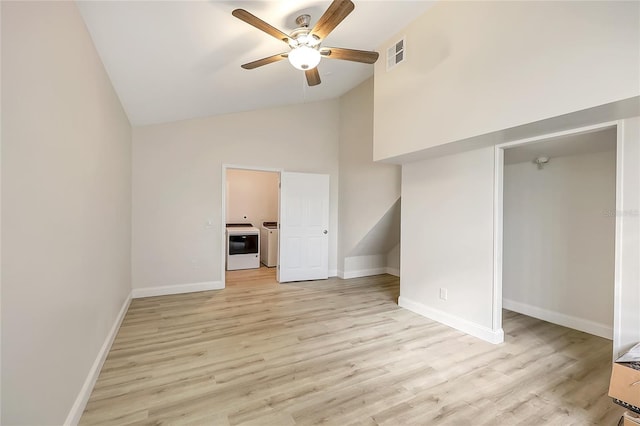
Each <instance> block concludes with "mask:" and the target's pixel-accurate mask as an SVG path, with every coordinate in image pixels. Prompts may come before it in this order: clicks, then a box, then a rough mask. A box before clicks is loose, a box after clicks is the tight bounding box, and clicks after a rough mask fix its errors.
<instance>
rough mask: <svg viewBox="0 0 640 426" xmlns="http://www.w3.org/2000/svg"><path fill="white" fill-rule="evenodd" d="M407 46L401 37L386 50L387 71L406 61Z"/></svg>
mask: <svg viewBox="0 0 640 426" xmlns="http://www.w3.org/2000/svg"><path fill="white" fill-rule="evenodd" d="M406 51H407V45H406V40H405V38H404V37H403V38H402V39H400V40H399V41H397V42H396V43H394V44H393V45H392V46H391V47H390V48H388V49H387V71H390V70H391V69H392V68H394V67H395V66H396V65H398V64H399V63H400V62H404V60H405V59H406V56H407V55H406Z"/></svg>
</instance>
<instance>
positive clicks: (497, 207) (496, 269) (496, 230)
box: [492, 121, 624, 358]
mask: <svg viewBox="0 0 640 426" xmlns="http://www.w3.org/2000/svg"><path fill="white" fill-rule="evenodd" d="M611 128H615V129H616V210H617V211H621V210H622V207H623V205H624V204H623V200H622V172H623V169H622V164H623V163H622V156H623V143H624V141H623V134H622V121H608V122H604V123H599V124H595V125H591V126H585V127H579V128H575V129H570V130H564V131H560V132H554V133H548V134H543V135H539V136H534V137H530V138H525V139H518V140H514V141H510V142H505V143H502V144H498V145H495V167H494V173H495V174H494V197H493V200H494V221H493V225H494V226H493V240H494V245H493V250H494V252H493V324H492V325H493V330H502V253H503V226H504V200H503V196H504V150H505V149H506V148H513V147H515V146H521V145H529V144H533V143H537V142H543V141H546V140H549V139H555V138H558V137H562V136H569V135H580V134H585V133H591V132H595V131H599V130H605V129H611ZM621 249H622V221H621V218H620V216H619V215H616V216H615V248H614V250H615V254H614V282H613V285H614V290H613V292H614V295H613V298H614V300H613V352H614V353H613V356H614V358H615V357H616V355H617V353H616V347H617V346H616V343H617V342H620V341H621V337H622V336H621V318H620V315H621V313H622V312H621V305H622V300H621V291H620V290H621V285H622V284H621V277H622V275H621V272H622V263H621V262H622V256H621V253H622V251H621Z"/></svg>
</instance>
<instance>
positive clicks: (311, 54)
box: [232, 0, 378, 86]
mask: <svg viewBox="0 0 640 426" xmlns="http://www.w3.org/2000/svg"><path fill="white" fill-rule="evenodd" d="M354 8H355V5H354V4H353V2H352V1H351V0H333V2H332V3H331V5H330V6H329V8H328V9H327V10H326V11H325V12H324V14H323V15H322V16H321V17H320V19H318V22H316V24H315V26H314V27H313V28H309V23H310V21H311V16H309V15H300V16H298V18H296V24H297V25H298V28H296V29H295V30H293V31H292V32H291V34H286V33H284V32H282V31H280V30H279V29H277V28H275V27H273V26H271V25H269V24H267V23H266V22H264V21H263V20H261V19H260V18H258V17H256V16H254V15H252V14H251V13H249V12H247V11H246V10H244V9H236V10H234V11H233V12H232V15H233V16H235V17H236V18H238V19H240V20H242V21H244V22H246V23H247V24H249V25H253V26H254V27H256V28H257V29H259V30H261V31H264V32H265V33H267V34H269V35H270V36H272V37H275V38H277V39H278V40H282V41H283V42H285V43H287V44H288V45H289V48H290V50H289V51H288V52H283V53H278V54H277V55H272V56H267V57H266V58H262V59H258V60H257V61H253V62H249V63H246V64H244V65H242V68H244V69H247V70H252V69H254V68H258V67H261V66H263V65H267V64H271V63H274V62H278V61H281V60H283V59H285V58H288V59H289V62H290V63H291V65H293V66H294V67H295V68H297V69H299V70H302V71H304V73H305V76H306V77H307V83H308V84H309V86H316V85H318V84H320V73H318V68H317V66H318V64H319V63H320V59H321V58H322V57H323V56H324V57H327V58H331V59H342V60H346V61H354V62H362V63H365V64H373V63H374V62H375V61H376V60H377V59H378V52H370V51H365V50H354V49H344V48H340V47H321V44H322V41H323V40H324V39H325V38H326V37H327V36H328V35H329V33H330V32H331V31H333V30H334V29H335V28H336V27H337V26H338V24H340V22H342V21H343V20H344V18H346V17H347V15H349V14H350V13H351V12H352V11H353V9H354Z"/></svg>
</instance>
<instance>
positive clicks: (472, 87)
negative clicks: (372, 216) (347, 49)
mask: <svg viewBox="0 0 640 426" xmlns="http://www.w3.org/2000/svg"><path fill="white" fill-rule="evenodd" d="M638 16H640V3H638V2H622V1H603V2H597V1H594V2H590V1H575V2H574V1H552V2H540V1H523V2H510V1H476V2H474V1H466V2H465V1H444V2H438V3H437V4H435V5H434V6H433V7H432V8H430V9H429V10H428V11H427V12H426V13H425V14H424V15H422V16H420V17H418V18H417V19H416V20H415V21H414V22H413V23H411V24H410V25H409V26H408V27H407V28H405V29H404V30H403V31H402V32H401V33H399V34H398V35H397V36H396V37H393V38H391V39H390V40H389V41H388V42H387V43H385V44H383V45H382V46H381V47H380V49H379V51H380V52H383V53H384V52H386V49H387V47H389V46H390V45H391V44H392V43H395V42H396V41H397V40H398V39H399V37H401V36H402V35H406V37H407V38H406V45H407V53H406V58H407V59H406V61H405V62H404V63H401V64H399V65H398V66H396V67H395V68H394V69H393V70H391V71H389V72H387V71H386V68H385V67H386V61H385V60H384V59H385V58H381V60H379V61H378V62H377V63H376V65H375V108H374V111H375V121H374V122H375V130H374V157H375V158H376V159H385V158H391V157H395V156H398V155H401V154H406V153H414V152H417V151H421V150H424V149H426V148H430V147H434V146H437V145H442V144H445V143H449V142H454V141H460V140H463V139H465V138H471V137H475V136H478V135H483V134H487V133H491V132H497V131H502V130H504V129H508V128H510V127H514V126H519V125H523V124H526V123H531V122H535V121H539V120H544V119H547V118H551V117H556V116H559V115H562V114H567V113H571V112H574V111H578V110H582V109H586V108H592V107H595V106H598V105H603V104H606V103H609V102H614V101H619V100H622V99H626V98H631V97H634V96H638V95H639V94H640V79H639V78H638V75H640V22H639V19H638Z"/></svg>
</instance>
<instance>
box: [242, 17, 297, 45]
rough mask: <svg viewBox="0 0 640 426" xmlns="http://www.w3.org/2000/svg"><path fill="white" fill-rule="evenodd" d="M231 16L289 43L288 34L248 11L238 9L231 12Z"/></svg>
mask: <svg viewBox="0 0 640 426" xmlns="http://www.w3.org/2000/svg"><path fill="white" fill-rule="evenodd" d="M231 14H232V15H233V16H235V17H236V18H238V19H240V20H241V21H244V22H246V23H247V24H249V25H253V26H254V27H256V28H257V29H259V30H261V31H264V32H265V33H267V34H269V35H270V36H272V37H275V38H277V39H278V40H282V41H284V42H285V43H289V36H288V35H287V34H285V33H283V32H282V31H280V30H279V29H277V28H275V27H273V26H271V25H269V24H267V23H266V22H264V21H263V20H262V19H260V18H258V17H257V16H255V15H252V14H251V13H249V12H247V11H246V10H244V9H236V10H234V11H233V12H231Z"/></svg>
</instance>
